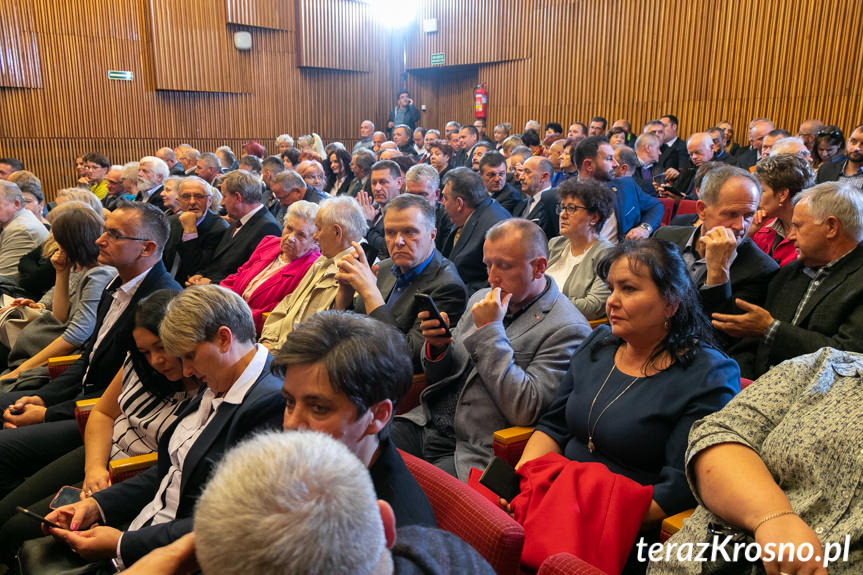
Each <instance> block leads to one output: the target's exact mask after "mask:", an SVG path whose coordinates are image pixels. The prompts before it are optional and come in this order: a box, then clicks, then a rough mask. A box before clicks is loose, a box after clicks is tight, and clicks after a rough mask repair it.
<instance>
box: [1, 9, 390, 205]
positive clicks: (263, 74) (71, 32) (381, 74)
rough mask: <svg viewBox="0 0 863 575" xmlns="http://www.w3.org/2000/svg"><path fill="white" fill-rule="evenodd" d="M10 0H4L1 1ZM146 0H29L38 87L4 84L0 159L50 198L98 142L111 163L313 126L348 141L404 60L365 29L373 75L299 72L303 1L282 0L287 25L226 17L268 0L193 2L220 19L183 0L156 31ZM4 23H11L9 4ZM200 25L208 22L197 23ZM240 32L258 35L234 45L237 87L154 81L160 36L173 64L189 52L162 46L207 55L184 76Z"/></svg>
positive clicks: (382, 116)
mask: <svg viewBox="0 0 863 575" xmlns="http://www.w3.org/2000/svg"><path fill="white" fill-rule="evenodd" d="M4 1H8V0H0V2H4ZM151 1H152V2H154V3H155V4H160V3H163V2H161V0H159V1H156V0H135V1H130V0H68V1H67V2H61V3H57V2H53V1H49V0H32V1H30V6H31V9H32V16H31V17H30V19H29V24H30V26H31V27H32V29H33V30H34V31H35V33H36V35H37V41H38V48H39V54H40V66H41V69H40V71H41V75H42V87H41V89H36V90H30V89H28V90H21V89H17V88H0V118H2V121H0V157H4V156H13V157H18V158H20V159H21V160H22V161H23V162H24V164H25V166H26V167H27V168H28V169H30V170H32V171H33V172H35V173H36V174H37V175H39V176H40V178H41V179H42V181H43V187H44V188H45V190H46V193H47V195H48V197H49V198H51V197H53V194H54V192H55V191H56V190H57V189H59V188H62V187H66V186H68V185H70V184H73V183H74V180H75V176H74V163H73V160H74V158H75V156H76V155H80V154H83V153H86V152H89V151H101V152H104V153H106V154H107V155H108V157H109V158H110V159H111V161H113V162H115V163H125V162H128V161H132V160H136V159H138V158H140V157H141V156H144V155H147V154H152V153H154V152H155V150H156V149H158V148H159V147H161V146H165V145H167V146H171V147H173V146H176V145H177V144H179V143H180V142H188V143H190V144H192V145H194V146H196V147H198V148H199V149H200V150H202V151H213V150H215V149H216V148H217V147H218V146H220V145H223V144H228V145H230V146H231V147H232V148H233V149H234V150H235V151H237V152H239V151H240V146H241V145H242V144H243V143H244V142H246V141H248V140H257V141H259V142H261V143H262V144H263V145H264V146H265V147H266V148H267V149H268V150H274V149H275V138H276V136H278V135H279V134H282V133H285V132H287V133H289V134H291V135H293V136H294V137H297V136H299V135H302V134H307V133H309V132H311V131H312V130H315V131H317V132H318V133H319V134H320V135H321V136H322V137H323V138H324V141H325V142H329V141H332V140H341V141H344V142H346V143H347V144H349V145H350V144H352V143H353V141H355V139H356V138H357V137H358V134H359V125H360V122H362V120H364V119H370V120H372V121H373V122H375V124H377V125H380V126H383V125H384V124H385V122H386V117H387V114H388V112H389V109H390V105H391V103H392V102H393V99H394V93H395V91H396V89H397V87H398V85H397V82H398V75H399V74H398V71H399V70H400V66H401V62H400V60H401V50H400V49H395V48H394V47H393V46H392V45H391V44H390V40H389V37H388V36H386V35H383V34H374V35H372V34H369V35H366V36H365V38H364V42H365V43H366V44H367V45H368V46H369V50H370V52H371V53H374V55H375V57H374V58H372V59H370V61H369V62H368V67H369V72H368V73H357V72H349V71H340V70H325V69H305V68H303V69H301V68H299V67H298V65H297V58H296V42H295V27H294V24H293V22H294V20H293V18H294V12H295V9H296V7H295V5H294V3H293V2H292V1H291V0H279V2H281V3H282V4H286V5H288V6H290V11H289V14H290V17H289V18H287V19H286V20H280V21H279V22H280V25H283V24H284V23H285V22H287V25H290V26H291V29H288V30H275V29H271V27H268V28H269V29H268V28H264V27H252V26H245V25H238V24H234V23H228V24H226V22H225V20H226V16H225V14H226V12H227V8H226V4H227V3H228V2H232V3H233V4H232V8H231V10H232V14H234V15H235V16H236V17H235V19H236V20H238V21H240V20H241V19H242V18H245V19H244V20H242V21H243V22H249V23H257V24H261V23H262V22H260V20H259V19H260V18H269V17H270V16H272V15H273V12H271V11H270V10H272V9H273V2H272V0H244V1H245V2H246V3H247V5H248V4H251V5H253V6H254V7H257V8H258V9H259V11H258V12H256V13H255V12H254V11H252V12H247V13H246V15H245V16H241V14H242V11H241V10H240V8H242V6H241V5H239V4H238V3H237V2H238V0H220V3H212V2H210V1H209V0H188V3H190V4H194V5H195V6H197V7H198V8H199V10H203V9H204V7H209V8H208V9H209V10H210V11H211V12H212V13H218V14H220V16H219V17H218V23H217V22H216V18H213V17H211V16H207V17H204V16H203V15H202V14H201V13H200V12H199V13H198V14H196V15H195V16H194V17H192V15H190V14H188V13H187V11H186V8H183V7H182V6H180V7H177V8H176V10H177V12H173V13H172V18H171V22H165V21H162V25H163V27H162V29H161V31H160V32H158V34H157V33H156V28H154V27H153V28H152V29H151V27H152V24H153V22H152V18H151V14H150V5H151ZM179 4H182V2H181V3H179ZM354 4H355V3H354V2H349V1H348V0H341V1H340V2H338V3H334V4H332V5H331V9H332V10H333V11H334V12H335V13H336V14H335V16H333V18H335V19H339V20H340V21H345V16H344V15H340V12H339V11H340V10H342V9H343V8H344V9H349V10H348V12H346V13H352V12H350V10H353V9H354V6H353V5H354ZM238 6H239V7H238ZM279 9H280V10H282V7H279ZM255 14H257V15H255ZM202 18H203V19H202ZM0 21H2V22H3V24H4V25H5V24H6V23H7V22H9V20H8V19H7V18H6V15H5V13H3V14H2V15H0ZM201 22H207V23H208V24H207V25H208V26H210V27H211V28H208V29H203V28H201V27H200V26H201V25H202V24H201ZM169 24H170V25H169ZM190 26H195V27H196V28H190ZM236 30H248V31H249V32H250V33H251V34H252V44H253V47H252V50H251V51H249V52H245V53H237V54H236V62H235V63H233V64H231V66H229V67H228V70H227V74H228V75H229V77H230V79H231V82H233V83H235V84H236V85H237V86H239V87H240V88H242V91H243V92H242V93H237V94H224V93H210V92H192V91H164V90H156V88H155V86H154V83H155V75H156V72H155V69H154V66H155V62H154V60H155V57H154V54H155V51H154V49H153V41H154V39H159V35H161V36H162V39H164V37H165V36H171V37H172V38H173V39H172V40H170V42H166V43H163V44H162V48H161V50H163V54H162V55H163V58H164V62H165V63H166V64H168V65H170V64H171V63H172V62H173V63H176V61H177V60H179V59H181V58H182V56H183V55H182V53H175V52H172V51H171V50H167V51H166V48H165V46H180V45H187V46H189V47H190V48H193V49H195V50H198V51H199V52H201V53H202V54H203V56H205V60H204V63H203V64H201V66H202V69H200V70H199V69H192V68H190V67H188V66H189V62H190V61H191V60H189V59H186V61H185V62H184V63H182V64H176V65H177V66H184V67H185V68H183V69H185V70H187V71H186V72H185V74H187V77H186V79H188V78H189V77H191V76H195V75H202V74H208V73H212V71H208V70H207V69H206V68H207V66H208V62H209V60H208V59H207V58H206V56H208V55H207V54H206V53H204V52H203V50H204V49H205V47H207V46H213V40H212V39H213V38H216V37H220V38H222V39H223V42H224V49H225V50H231V51H234V48H233V43H232V42H230V43H229V34H231V33H233V31H236ZM16 34H17V32H16ZM177 36H183V37H182V38H179V37H177ZM190 41H192V42H197V41H200V45H198V44H189V43H188V42H190ZM183 42H186V43H187V44H183ZM396 55H397V56H398V57H397V58H396ZM107 70H131V71H132V72H133V73H134V74H135V80H134V81H133V82H117V81H109V80H108V79H107Z"/></svg>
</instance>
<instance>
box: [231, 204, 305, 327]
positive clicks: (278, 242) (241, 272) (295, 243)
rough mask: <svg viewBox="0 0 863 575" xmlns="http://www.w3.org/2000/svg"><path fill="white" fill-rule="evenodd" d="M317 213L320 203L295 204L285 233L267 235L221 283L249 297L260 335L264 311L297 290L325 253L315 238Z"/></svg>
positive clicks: (268, 310)
mask: <svg viewBox="0 0 863 575" xmlns="http://www.w3.org/2000/svg"><path fill="white" fill-rule="evenodd" d="M317 213H318V204H314V203H312V202H307V201H305V200H300V201H298V202H294V203H293V204H291V207H290V208H288V213H287V214H286V215H285V225H284V228H283V230H282V237H281V238H279V237H278V236H267V237H265V238H264V239H263V240H261V243H260V244H258V247H257V248H256V249H255V251H254V252H253V253H252V256H251V257H250V258H249V261H247V262H246V263H244V264H243V265H242V266H240V269H238V270H237V271H236V272H235V273H233V274H231V275H229V276H228V277H226V278H225V279H224V280H222V283H221V284H219V285H221V286H222V287H226V288H228V289H230V290H232V291H234V292H235V293H237V294H239V295H240V296H241V297H242V298H243V299H244V300H246V303H248V304H249V307H250V308H252V317H253V318H254V320H255V329H256V330H257V332H258V335H260V334H261V327H263V325H264V317H263V314H264V313H267V312H270V311H272V310H273V308H274V307H276V305H277V304H278V303H279V302H280V301H282V299H283V298H284V297H285V296H287V295H288V294H290V293H291V292H293V291H294V288H296V287H297V284H299V283H300V280H301V279H303V276H304V275H306V272H307V271H308V269H309V268H310V267H311V265H312V264H313V263H314V262H315V260H316V259H318V256H320V255H321V253H320V251H318V245H317V243H316V242H315V240H314V233H315V216H316V215H317Z"/></svg>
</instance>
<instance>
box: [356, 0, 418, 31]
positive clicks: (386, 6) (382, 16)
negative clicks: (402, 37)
mask: <svg viewBox="0 0 863 575" xmlns="http://www.w3.org/2000/svg"><path fill="white" fill-rule="evenodd" d="M361 1H362V2H364V3H365V4H368V5H369V9H370V10H371V12H372V16H373V17H374V18H375V19H377V20H378V21H380V22H381V23H382V24H384V25H385V26H387V27H388V28H404V27H406V26H408V25H409V24H410V23H411V22H413V21H414V19H415V18H416V15H417V12H418V11H419V0H361Z"/></svg>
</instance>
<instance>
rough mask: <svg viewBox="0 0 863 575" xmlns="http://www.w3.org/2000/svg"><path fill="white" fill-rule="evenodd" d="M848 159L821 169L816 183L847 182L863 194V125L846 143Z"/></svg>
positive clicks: (856, 129) (854, 130)
mask: <svg viewBox="0 0 863 575" xmlns="http://www.w3.org/2000/svg"><path fill="white" fill-rule="evenodd" d="M845 155H846V156H847V158H846V159H845V160H844V161H841V162H830V163H827V164H824V165H822V166H821V168H819V170H818V174H817V175H816V176H815V182H816V183H819V184H820V183H821V182H846V183H848V184H851V185H852V186H854V188H855V189H856V190H857V191H858V192H863V124H858V125H857V126H855V127H854V129H853V130H851V135H849V136H848V141H847V142H846V143H845Z"/></svg>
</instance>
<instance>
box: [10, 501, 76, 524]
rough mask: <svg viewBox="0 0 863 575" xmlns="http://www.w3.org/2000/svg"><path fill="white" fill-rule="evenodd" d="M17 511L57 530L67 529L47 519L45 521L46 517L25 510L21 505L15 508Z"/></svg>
mask: <svg viewBox="0 0 863 575" xmlns="http://www.w3.org/2000/svg"><path fill="white" fill-rule="evenodd" d="M15 510H16V511H18V513H21V514H23V515H24V516H25V517H29V518H30V519H33V520H35V521H38V522H40V523H44V524H45V525H47V526H48V527H53V528H55V529H66V528H65V527H61V526H60V525H57V524H56V523H54V522H53V521H48V520H47V519H45V518H44V517H42V516H41V515H39V514H38V513H33V512H32V511H30V510H29V509H24V508H23V507H21V506H20V505H17V506H16V507H15Z"/></svg>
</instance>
